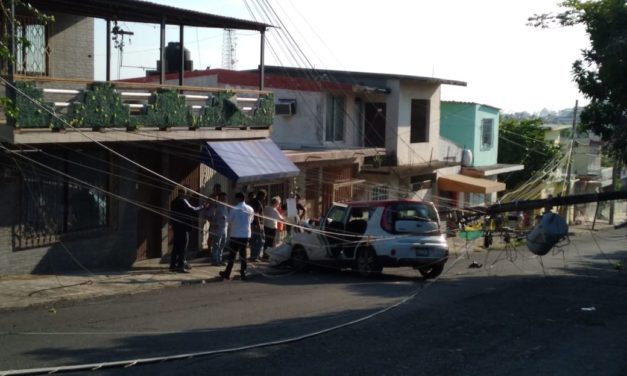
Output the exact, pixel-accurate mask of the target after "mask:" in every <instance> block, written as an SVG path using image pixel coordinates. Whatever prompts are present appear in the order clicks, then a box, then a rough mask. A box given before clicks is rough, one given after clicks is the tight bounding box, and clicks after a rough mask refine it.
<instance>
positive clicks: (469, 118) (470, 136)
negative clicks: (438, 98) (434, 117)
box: [440, 102, 477, 156]
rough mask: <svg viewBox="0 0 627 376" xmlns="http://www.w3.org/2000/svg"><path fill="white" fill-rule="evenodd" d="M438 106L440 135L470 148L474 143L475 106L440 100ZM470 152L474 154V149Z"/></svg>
mask: <svg viewBox="0 0 627 376" xmlns="http://www.w3.org/2000/svg"><path fill="white" fill-rule="evenodd" d="M440 106H441V109H442V110H441V112H442V115H441V118H440V127H441V128H440V135H442V136H443V137H445V138H448V139H449V140H451V141H453V142H455V143H456V144H458V145H460V146H461V147H462V148H466V149H471V150H472V149H473V148H474V145H475V118H476V117H477V115H476V106H475V105H474V104H468V103H458V102H442V103H441V104H440ZM472 153H473V156H474V154H475V153H474V150H472Z"/></svg>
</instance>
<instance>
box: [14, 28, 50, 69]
mask: <svg viewBox="0 0 627 376" xmlns="http://www.w3.org/2000/svg"><path fill="white" fill-rule="evenodd" d="M19 21H20V25H19V26H17V27H16V29H15V35H16V38H17V40H18V45H17V49H16V51H17V52H16V56H15V58H16V61H15V63H16V71H17V72H18V73H21V74H27V75H35V76H43V75H47V55H46V51H47V48H46V47H47V45H46V41H47V36H46V26H45V25H40V24H37V23H35V20H33V19H30V18H22V19H20V20H19Z"/></svg>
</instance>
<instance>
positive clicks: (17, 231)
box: [13, 151, 109, 250]
mask: <svg viewBox="0 0 627 376" xmlns="http://www.w3.org/2000/svg"><path fill="white" fill-rule="evenodd" d="M31 159H32V160H33V161H34V162H28V161H26V162H19V165H18V169H19V173H20V174H21V175H22V187H21V189H20V202H19V216H18V221H17V224H16V226H14V230H13V239H14V246H15V249H16V250H17V249H24V248H32V247H36V246H45V245H50V244H53V243H55V242H57V241H59V239H60V236H61V235H64V234H68V233H77V232H81V231H85V230H92V229H97V228H103V227H106V226H108V224H109V223H108V215H109V200H108V197H107V195H106V194H105V193H104V192H105V191H107V190H108V187H109V174H108V161H107V160H106V153H105V152H97V153H93V154H89V155H88V154H85V153H80V152H75V151H65V152H56V153H46V154H38V155H33V156H32V157H31ZM38 163H41V164H42V165H45V166H48V167H50V168H51V169H52V170H51V169H48V168H44V167H42V166H41V165H40V164H38ZM63 174H66V175H68V176H71V177H73V178H75V179H71V178H68V177H65V176H64V175H63ZM79 180H80V181H79Z"/></svg>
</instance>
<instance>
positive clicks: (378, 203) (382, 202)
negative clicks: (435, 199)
mask: <svg viewBox="0 0 627 376" xmlns="http://www.w3.org/2000/svg"><path fill="white" fill-rule="evenodd" d="M400 203H413V204H427V205H431V204H432V202H430V201H421V200H410V199H402V200H371V201H349V202H334V203H333V204H334V205H345V206H370V207H372V206H390V205H393V204H400Z"/></svg>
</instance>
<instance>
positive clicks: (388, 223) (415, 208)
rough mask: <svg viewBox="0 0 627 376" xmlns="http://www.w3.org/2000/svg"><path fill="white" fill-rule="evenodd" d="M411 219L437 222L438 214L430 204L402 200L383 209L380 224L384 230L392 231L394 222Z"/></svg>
mask: <svg viewBox="0 0 627 376" xmlns="http://www.w3.org/2000/svg"><path fill="white" fill-rule="evenodd" d="M411 220H415V221H425V222H436V223H437V222H439V220H438V214H437V212H436V211H435V208H434V207H433V206H432V205H428V204H424V203H418V202H416V203H414V202H403V203H398V204H394V205H390V206H389V207H388V208H387V209H386V210H385V215H384V218H383V223H382V226H383V228H384V229H385V230H387V231H390V232H393V229H394V222H396V221H411Z"/></svg>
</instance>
